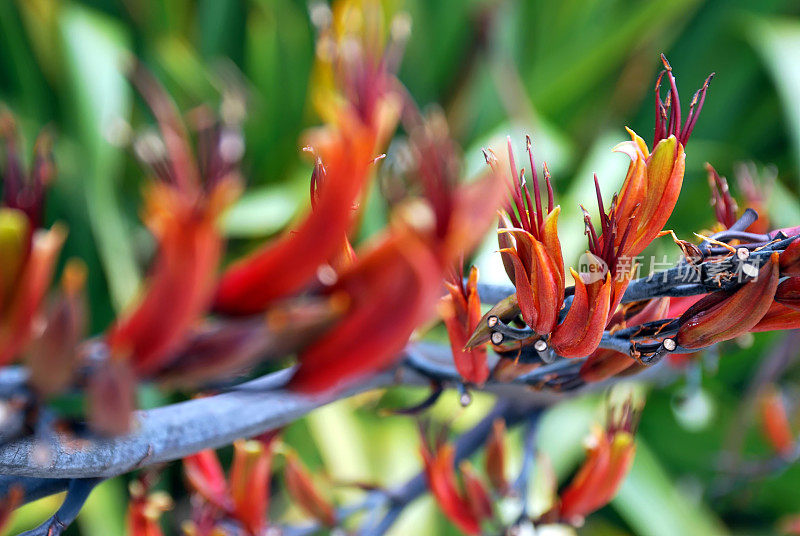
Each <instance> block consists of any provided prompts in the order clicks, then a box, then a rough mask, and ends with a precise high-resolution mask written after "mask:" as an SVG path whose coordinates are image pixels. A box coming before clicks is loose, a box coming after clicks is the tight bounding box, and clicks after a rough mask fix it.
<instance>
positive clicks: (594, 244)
mask: <svg viewBox="0 0 800 536" xmlns="http://www.w3.org/2000/svg"><path fill="white" fill-rule="evenodd" d="M580 207H581V210H582V211H583V224H584V233H585V234H586V236H588V237H589V251H591V252H592V253H593V254H595V255H597V254H598V252H599V249H600V247H599V241H598V240H597V233H596V232H595V230H594V225H593V224H592V218H591V216H589V212H588V211H587V210H586V209H585V208H584V206H583V205H580Z"/></svg>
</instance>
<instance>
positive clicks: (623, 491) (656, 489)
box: [611, 437, 726, 536]
mask: <svg viewBox="0 0 800 536" xmlns="http://www.w3.org/2000/svg"><path fill="white" fill-rule="evenodd" d="M611 504H612V505H613V507H614V509H615V510H617V512H619V514H620V515H621V516H622V517H623V518H624V519H625V521H627V522H628V523H629V524H630V525H631V526H632V527H633V528H634V530H635V533H636V534H637V535H639V536H675V535H677V534H681V535H687V536H688V535H697V536H700V535H702V536H714V535H723V534H726V531H725V530H724V529H723V527H722V525H721V524H720V522H719V520H718V519H716V518H715V517H714V516H713V514H711V512H710V511H709V509H708V507H707V506H705V505H703V504H699V503H697V502H693V501H692V500H691V499H689V498H687V497H686V496H685V495H684V494H682V493H681V492H680V490H679V489H678V487H677V486H676V485H675V483H674V482H673V481H672V480H670V478H669V477H668V476H667V474H666V472H665V471H664V469H663V468H662V467H661V465H660V464H659V462H658V460H657V459H656V458H655V456H654V455H653V453H652V452H651V451H650V449H649V447H648V446H647V443H646V442H645V441H644V440H643V439H642V438H641V437H637V438H636V457H635V459H634V462H633V467H632V468H631V471H630V473H628V477H627V478H626V479H625V482H624V483H623V484H622V487H621V488H620V490H619V493H618V494H617V496H616V498H615V499H614V500H613V501H612V503H611Z"/></svg>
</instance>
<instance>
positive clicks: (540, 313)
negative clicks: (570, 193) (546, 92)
mask: <svg viewBox="0 0 800 536" xmlns="http://www.w3.org/2000/svg"><path fill="white" fill-rule="evenodd" d="M526 149H527V152H528V158H529V161H530V169H531V172H530V173H531V179H532V180H531V182H532V184H533V197H531V194H530V191H529V190H528V187H527V185H526V183H525V175H524V173H525V170H524V168H523V169H522V170H520V171H519V172H518V171H517V166H516V163H515V161H514V153H513V150H512V147H511V138H509V139H508V165H509V168H510V170H511V174H510V180H509V181H508V186H509V189H510V190H511V202H510V203H508V204H507V205H506V207H505V211H504V212H503V213H501V214H500V224H499V228H498V242H499V244H500V254H501V256H502V259H503V265H504V266H505V268H506V273H507V274H508V276H509V278H510V279H511V281H512V282H513V283H514V285H515V287H516V289H517V304H518V307H519V310H520V313H521V314H522V318H523V320H524V321H525V323H526V324H527V325H528V326H529V327H530V328H531V329H533V330H534V331H535V332H536V333H539V334H549V333H551V332H552V331H553V328H555V325H556V321H557V320H558V312H559V310H560V309H561V305H562V303H563V300H564V261H563V257H562V254H561V242H560V241H559V239H558V215H559V213H560V212H561V207H559V206H555V204H554V196H553V187H552V184H551V183H550V173H549V171H548V170H547V165H546V164H545V165H544V167H543V170H542V171H543V175H544V182H545V185H546V187H547V213H545V212H544V208H543V207H542V200H541V192H540V190H539V179H538V176H537V172H536V163H535V162H534V159H533V149H532V144H531V139H530V138H529V137H528V138H526ZM486 161H487V163H488V164H489V165H490V166H491V167H492V170H493V171H494V173H495V174H498V175H499V174H502V172H501V170H500V169H499V168H500V167H501V165H500V163H499V160H498V158H497V156H496V155H495V154H494V153H493V152H491V151H488V152H487V153H486ZM532 199H533V201H532ZM534 202H535V205H534Z"/></svg>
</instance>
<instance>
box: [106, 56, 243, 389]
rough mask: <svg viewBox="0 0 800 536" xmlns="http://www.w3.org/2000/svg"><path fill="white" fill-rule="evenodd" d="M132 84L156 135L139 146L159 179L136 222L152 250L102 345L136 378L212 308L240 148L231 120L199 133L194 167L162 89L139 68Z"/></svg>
mask: <svg viewBox="0 0 800 536" xmlns="http://www.w3.org/2000/svg"><path fill="white" fill-rule="evenodd" d="M134 82H135V83H136V84H137V85H138V87H139V90H140V91H141V93H142V95H143V96H144V98H145V100H146V101H147V102H148V104H149V106H150V108H151V110H152V111H153V114H154V116H155V118H156V120H157V122H158V124H159V127H160V132H161V136H160V137H158V136H156V135H151V136H146V137H144V138H142V139H141V140H140V141H139V143H138V144H137V152H138V153H139V156H140V157H141V158H142V159H143V160H144V161H145V163H147V164H148V165H149V166H150V167H151V168H152V170H153V172H154V174H155V175H156V178H157V179H158V180H157V181H154V182H152V183H150V184H148V186H147V188H146V190H145V194H144V195H145V199H144V202H145V208H144V211H143V215H142V219H143V220H144V222H145V224H146V225H147V228H148V229H149V230H150V232H151V233H152V234H153V236H154V237H155V239H156V242H157V248H158V249H157V253H156V258H155V261H154V264H153V266H152V267H151V270H150V274H149V277H148V280H147V282H146V285H145V288H144V290H143V292H142V294H141V296H140V297H139V298H138V299H137V300H136V302H135V303H133V304H131V306H130V307H128V308H127V309H126V310H125V311H124V312H123V313H122V314H121V316H120V317H119V318H118V319H117V321H116V322H115V323H114V325H113V326H112V327H111V328H110V330H109V332H108V334H107V336H106V339H107V341H108V345H109V348H110V352H111V357H112V359H124V360H127V361H129V362H130V364H131V369H132V370H133V371H134V372H135V373H136V374H137V375H138V376H147V375H151V374H153V373H155V372H156V371H158V370H159V369H160V368H163V367H164V366H165V363H166V362H168V361H169V359H170V358H171V357H172V355H173V354H174V353H175V352H176V350H178V349H179V348H180V345H181V343H182V341H183V340H184V337H185V335H186V333H187V331H188V330H189V328H191V327H192V326H193V325H194V324H195V322H197V320H198V319H199V318H200V317H201V316H202V315H203V314H204V313H205V312H206V310H207V309H208V307H209V305H210V302H211V298H212V297H213V291H214V284H215V280H216V270H217V267H218V264H219V261H220V257H221V255H222V250H223V246H224V240H223V238H222V236H221V233H220V230H219V229H218V226H217V219H218V217H219V215H220V214H221V213H222V212H223V210H224V209H225V208H227V206H228V205H230V204H231V203H232V201H233V200H234V199H235V198H236V197H237V196H238V193H239V190H240V188H241V181H240V177H239V172H238V169H237V166H238V161H239V158H240V157H241V154H242V150H243V149H242V143H243V142H242V140H241V138H240V134H239V132H238V130H237V128H238V127H237V126H236V124H235V123H233V122H232V121H233V119H229V121H231V122H230V123H224V122H223V123H220V124H216V123H212V124H210V125H208V126H205V127H204V129H203V131H202V132H201V133H200V135H199V139H200V140H201V143H200V146H199V155H198V157H199V162H200V163H199V164H198V163H197V162H198V160H196V159H195V155H194V152H193V150H192V147H191V141H190V137H189V134H188V132H187V131H186V128H185V126H184V124H183V122H182V120H181V118H180V117H179V115H178V113H177V111H176V110H175V108H174V106H173V104H172V102H171V101H170V99H169V97H168V96H167V95H166V93H165V92H164V91H163V89H162V88H161V87H160V85H159V84H158V83H157V82H156V81H155V80H154V79H153V78H152V77H151V75H150V74H149V73H147V72H146V71H145V70H144V69H143V68H141V67H139V68H138V69H137V70H136V72H135V74H134ZM237 120H238V118H237Z"/></svg>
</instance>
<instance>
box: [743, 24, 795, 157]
mask: <svg viewBox="0 0 800 536" xmlns="http://www.w3.org/2000/svg"><path fill="white" fill-rule="evenodd" d="M748 36H749V38H750V41H751V42H752V43H753V45H754V46H755V48H756V50H758V52H759V53H760V54H761V57H762V58H763V59H764V63H765V64H766V66H767V68H768V70H769V71H770V73H771V74H772V78H773V81H774V83H775V87H776V88H777V90H778V94H779V95H780V96H781V100H782V101H783V106H784V113H785V117H786V120H787V121H788V126H789V130H790V133H791V135H792V138H793V139H794V153H795V155H794V156H795V159H796V163H797V165H798V168H800V103H798V100H797V90H798V88H800V21H798V20H791V19H759V18H755V17H753V18H752V20H751V24H749V25H748Z"/></svg>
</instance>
